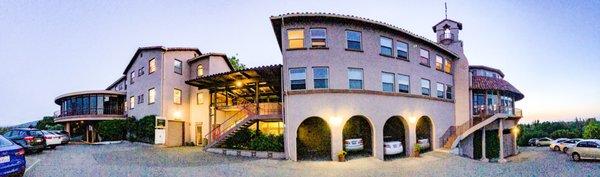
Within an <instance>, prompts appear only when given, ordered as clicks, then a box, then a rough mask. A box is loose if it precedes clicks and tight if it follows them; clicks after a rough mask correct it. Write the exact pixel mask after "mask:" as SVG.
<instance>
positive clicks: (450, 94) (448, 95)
mask: <svg viewBox="0 0 600 177" xmlns="http://www.w3.org/2000/svg"><path fill="white" fill-rule="evenodd" d="M448 90H450V91H448ZM445 91H446V96H445V98H446V99H449V100H452V99H454V86H452V85H449V84H446V89H445Z"/></svg>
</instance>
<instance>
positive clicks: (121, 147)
mask: <svg viewBox="0 0 600 177" xmlns="http://www.w3.org/2000/svg"><path fill="white" fill-rule="evenodd" d="M520 151H521V153H520V154H519V155H518V156H514V157H511V158H509V162H508V163H506V164H497V163H485V162H479V161H476V160H471V159H467V158H463V157H457V156H453V155H449V154H447V153H445V152H437V151H434V152H429V153H426V154H424V155H423V157H421V158H400V159H394V160H390V161H385V162H383V161H379V160H377V159H375V158H373V157H367V158H361V159H354V160H350V161H348V162H343V163H340V162H331V161H316V162H315V161H311V162H293V161H287V160H265V159H252V158H242V157H232V156H223V155H218V154H211V153H206V152H204V151H202V150H201V149H200V148H198V147H178V148H156V147H152V146H147V145H140V144H132V143H128V142H124V143H121V144H112V145H68V146H61V147H57V148H56V149H55V150H47V151H44V152H43V153H40V154H33V155H29V156H27V163H28V165H27V168H28V169H27V172H26V173H25V176H600V161H585V162H573V161H571V159H570V158H569V157H568V156H567V155H566V154H562V153H560V152H553V151H550V150H549V149H548V148H547V147H523V148H520Z"/></svg>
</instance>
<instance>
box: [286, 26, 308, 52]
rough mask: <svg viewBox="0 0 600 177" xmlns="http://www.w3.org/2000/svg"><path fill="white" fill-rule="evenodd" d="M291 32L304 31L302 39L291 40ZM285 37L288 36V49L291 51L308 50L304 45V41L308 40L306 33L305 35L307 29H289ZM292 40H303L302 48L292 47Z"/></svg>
mask: <svg viewBox="0 0 600 177" xmlns="http://www.w3.org/2000/svg"><path fill="white" fill-rule="evenodd" d="M290 31H302V38H294V39H290ZM285 35H286V38H287V49H290V50H294V49H306V47H305V45H304V42H305V41H304V40H305V39H306V33H305V29H304V28H289V29H286V33H285ZM292 40H302V43H301V44H302V46H300V47H291V45H290V44H291V43H290V42H291V41H292Z"/></svg>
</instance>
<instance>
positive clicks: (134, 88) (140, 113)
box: [126, 50, 164, 119]
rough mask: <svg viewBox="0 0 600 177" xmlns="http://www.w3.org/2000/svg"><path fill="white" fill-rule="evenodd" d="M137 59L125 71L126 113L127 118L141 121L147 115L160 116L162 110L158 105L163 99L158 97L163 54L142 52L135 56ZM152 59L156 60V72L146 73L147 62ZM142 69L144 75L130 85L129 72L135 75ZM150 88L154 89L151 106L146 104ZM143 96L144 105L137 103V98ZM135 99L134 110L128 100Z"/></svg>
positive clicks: (157, 51)
mask: <svg viewBox="0 0 600 177" xmlns="http://www.w3.org/2000/svg"><path fill="white" fill-rule="evenodd" d="M137 57H138V58H137V59H136V60H135V62H134V63H133V65H132V66H131V68H130V69H129V70H128V71H127V79H126V84H127V95H126V99H127V108H129V110H128V111H127V115H128V116H130V117H131V116H134V117H135V118H137V119H141V118H143V117H144V116H147V115H157V116H160V115H161V114H162V110H161V109H160V105H161V103H162V100H163V98H162V97H160V93H161V92H162V90H163V89H162V87H161V85H162V82H163V80H162V77H161V75H162V71H161V69H162V68H163V66H164V64H163V62H162V61H163V54H162V51H161V50H144V51H141V52H140V54H138V56H137ZM152 58H155V60H156V67H157V70H156V71H155V72H153V73H152V74H150V73H149V72H148V61H149V60H150V59H152ZM142 67H143V68H144V75H142V76H137V74H136V77H135V78H134V83H133V84H131V83H130V80H131V72H132V71H134V70H135V72H136V73H137V72H138V71H139V69H140V68H142ZM150 88H154V89H156V94H157V95H156V98H155V99H156V100H155V102H154V103H153V104H148V90H149V89H150ZM142 94H143V95H144V103H141V104H138V103H137V99H138V98H137V96H139V95H142ZM132 96H133V97H135V99H136V103H135V108H134V109H131V107H130V98H131V97H132Z"/></svg>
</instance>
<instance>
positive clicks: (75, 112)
mask: <svg viewBox="0 0 600 177" xmlns="http://www.w3.org/2000/svg"><path fill="white" fill-rule="evenodd" d="M54 115H55V116H56V117H65V116H79V115H125V111H124V109H123V108H121V107H114V108H110V107H109V108H88V109H83V108H81V109H79V108H77V109H71V110H68V111H66V110H63V111H62V112H61V111H57V112H55V113H54Z"/></svg>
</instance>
